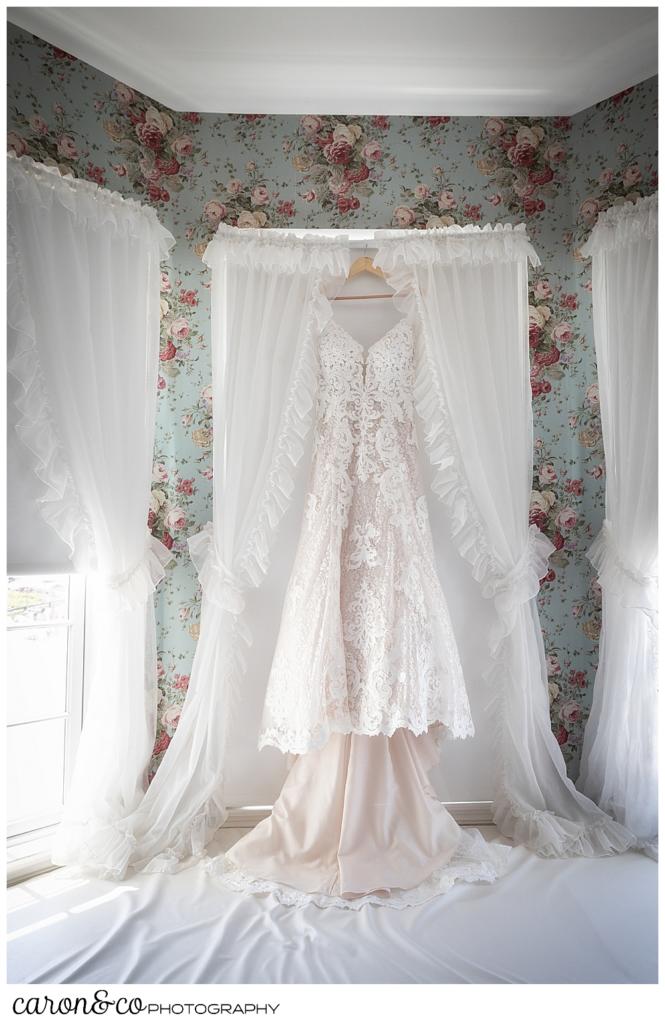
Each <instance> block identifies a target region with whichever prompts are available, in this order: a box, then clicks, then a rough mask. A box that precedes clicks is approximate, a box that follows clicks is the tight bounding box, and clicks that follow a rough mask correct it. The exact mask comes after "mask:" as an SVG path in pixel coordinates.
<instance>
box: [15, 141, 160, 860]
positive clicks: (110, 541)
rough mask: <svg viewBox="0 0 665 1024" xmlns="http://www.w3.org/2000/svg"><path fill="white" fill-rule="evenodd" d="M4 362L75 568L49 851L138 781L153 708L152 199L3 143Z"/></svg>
mask: <svg viewBox="0 0 665 1024" xmlns="http://www.w3.org/2000/svg"><path fill="white" fill-rule="evenodd" d="M7 178H8V242H9V245H8V249H9V268H8V321H9V359H8V368H9V371H10V373H11V374H13V376H14V377H15V378H16V379H17V381H18V382H19V385H20V393H19V395H18V399H17V402H16V404H17V407H18V409H19V412H20V419H19V421H18V424H17V431H18V434H19V436H20V437H21V439H22V441H23V442H24V443H25V445H26V446H27V447H28V448H29V450H30V452H31V453H32V457H33V459H34V469H35V473H36V475H37V476H38V477H39V479H40V480H41V481H42V482H43V484H44V487H45V490H44V494H43V497H42V499H41V506H42V514H43V516H44V519H45V520H46V522H47V523H48V524H49V525H50V526H51V527H52V528H53V529H54V530H55V531H56V532H57V533H58V535H59V536H60V537H61V538H62V540H63V541H64V542H65V544H66V545H67V547H68V549H69V551H70V554H71V560H72V565H73V569H74V570H75V571H78V572H82V573H86V574H88V582H87V595H86V616H87V620H86V628H87V630H88V634H87V639H88V641H89V642H88V643H87V645H86V651H87V653H86V714H85V721H84V725H83V733H82V737H81V740H80V744H79V750H78V753H77V759H76V765H75V769H74V773H73V778H72V781H71V783H70V792H69V796H68V800H67V803H66V807H65V813H64V817H63V822H62V824H61V826H60V828H59V831H58V834H57V837H56V844H55V852H54V858H55V862H56V863H60V864H70V863H84V862H85V861H86V857H87V852H86V851H87V844H88V842H91V841H92V842H94V838H95V836H96V835H97V833H98V831H99V829H104V828H105V827H107V824H108V822H110V821H118V820H119V819H121V818H123V817H124V816H125V815H126V814H127V813H128V812H129V811H130V810H132V809H133V808H135V807H136V806H137V805H138V803H139V802H140V799H141V797H142V795H143V792H144V790H145V787H146V784H147V768H148V764H149V760H150V756H151V753H152V746H153V743H154V734H155V724H156V710H157V673H156V650H155V624H154V609H153V602H152V595H153V593H154V590H155V587H156V586H157V584H158V583H159V581H160V580H161V579H162V578H163V576H164V566H165V564H166V562H167V561H168V560H169V559H170V553H169V551H168V549H167V548H165V547H164V545H162V544H161V543H160V542H159V541H158V540H156V539H155V538H154V537H151V536H150V534H149V533H148V531H147V527H146V521H147V513H148V503H149V498H150V484H151V475H152V453H153V441H154V421H155V405H156V382H157V367H158V354H159V269H160V267H159V265H160V260H162V259H163V258H164V257H165V256H166V255H167V254H168V252H169V250H170V248H171V246H172V245H173V244H174V239H173V238H172V236H171V235H170V234H169V232H168V231H166V229H165V228H163V227H162V225H161V224H160V223H159V221H158V220H157V217H156V216H155V213H154V211H153V210H151V209H149V208H147V207H144V206H142V205H141V204H139V203H137V202H134V201H132V200H126V199H123V198H122V197H121V196H119V195H117V194H115V193H112V192H108V191H107V190H106V189H102V188H99V187H98V186H97V185H95V184H93V183H91V182H86V181H81V180H79V179H74V178H70V177H62V176H61V175H60V173H59V172H58V170H57V169H56V168H52V167H47V166H44V165H42V164H37V163H35V162H34V161H32V160H30V159H29V158H27V157H21V158H17V157H15V156H13V155H11V154H10V156H9V158H8V162H7Z"/></svg>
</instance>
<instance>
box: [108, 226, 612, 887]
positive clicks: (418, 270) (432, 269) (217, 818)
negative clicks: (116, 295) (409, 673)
mask: <svg viewBox="0 0 665 1024" xmlns="http://www.w3.org/2000/svg"><path fill="white" fill-rule="evenodd" d="M372 245H373V246H374V247H375V248H376V247H378V253H377V256H376V261H377V263H379V265H381V266H382V268H383V269H384V271H385V272H386V276H387V279H388V282H389V284H390V285H392V286H393V287H394V288H395V291H396V296H395V302H396V304H397V306H398V307H399V308H400V309H401V310H402V311H404V312H405V313H407V314H408V315H410V316H411V317H412V319H413V322H414V324H416V325H417V339H418V341H417V346H418V351H417V396H416V398H417V408H418V410H419V412H420V415H421V417H422V420H423V423H424V433H425V440H426V444H427V447H428V450H429V453H430V457H431V459H432V462H433V464H434V466H435V469H436V476H435V480H434V490H435V492H436V494H437V496H438V497H439V498H440V499H441V500H442V501H443V502H444V503H445V505H446V506H447V507H448V509H449V511H450V515H451V522H452V531H453V534H454V536H455V539H456V542H457V545H458V548H459V550H460V552H461V553H462V555H463V556H464V557H465V558H466V559H467V560H468V561H469V562H470V564H471V569H472V572H473V575H474V577H475V579H476V580H477V581H478V583H479V585H480V586H481V588H482V592H483V594H484V595H485V596H486V597H487V598H488V599H491V600H492V601H493V604H494V608H495V611H496V624H495V628H494V632H493V635H492V637H491V638H490V644H491V649H492V654H493V659H494V660H493V664H494V669H493V672H492V677H491V682H492V685H493V687H494V694H495V703H496V718H497V736H498V739H497V757H498V785H497V795H496V803H495V814H496V820H497V822H498V823H499V825H500V827H501V828H502V830H503V831H504V832H505V833H506V834H507V835H513V836H514V837H515V838H516V839H517V840H518V841H521V842H525V843H526V844H527V845H529V846H531V847H532V848H533V849H535V850H536V851H538V852H539V853H542V854H546V855H568V854H585V855H595V854H602V853H608V852H614V851H616V850H623V849H626V848H627V847H628V846H629V845H630V843H631V841H632V836H631V834H630V833H629V832H628V830H626V829H624V828H622V826H620V825H617V824H616V823H615V822H613V821H612V820H611V819H610V818H609V817H608V816H607V815H606V814H605V813H603V812H602V811H600V810H599V809H598V808H597V807H595V805H594V804H593V803H592V802H591V801H590V800H589V799H588V798H586V797H584V796H582V794H580V793H578V792H577V791H576V790H575V787H574V786H573V784H572V783H571V782H570V781H569V780H568V779H567V776H566V770H565V764H564V762H563V758H562V755H561V752H560V750H559V747H558V745H557V744H556V741H555V740H554V737H553V735H552V731H551V727H550V722H549V710H548V699H547V680H546V670H545V660H544V652H543V643H542V637H541V633H540V626H539V621H538V614H537V609H536V605H535V595H536V594H537V591H538V587H539V580H540V578H541V577H542V576H543V575H544V574H545V571H546V562H547V557H548V554H549V552H550V551H551V550H552V546H551V544H550V543H549V541H547V539H546V538H544V537H543V536H542V535H541V534H540V533H539V532H538V531H537V530H536V529H534V528H531V527H529V523H528V502H529V494H530V486H531V472H532V450H531V449H532V418H531V404H530V401H531V391H530V386H529V367H528V332H527V327H528V316H527V312H528V304H527V268H528V262H529V261H530V262H531V263H536V262H537V256H536V254H535V252H534V250H533V248H532V246H531V244H530V242H529V239H528V237H527V235H526V231H525V229H524V226H523V225H522V226H518V227H517V228H513V227H510V226H503V225H499V226H496V227H489V226H488V227H486V228H482V229H481V228H478V227H476V226H473V227H471V228H457V227H451V228H443V229H434V230H427V231H422V232H395V231H385V232H375V233H374V239H373V242H372ZM353 258H354V251H353V248H352V244H351V241H350V239H349V238H347V237H345V236H341V237H340V236H337V237H334V238H326V237H321V236H320V235H319V234H309V235H306V236H305V237H303V238H298V237H294V236H293V235H291V234H286V233H283V232H279V231H272V230H253V229H236V228H228V227H225V226H220V228H219V229H218V231H217V234H216V236H215V238H214V239H213V240H212V242H211V243H210V245H209V246H208V249H207V250H206V253H205V256H204V259H205V261H206V262H207V263H208V265H209V266H210V267H211V270H212V356H213V391H214V395H215V401H214V413H213V415H214V435H215V444H214V504H213V508H214V515H213V523H211V524H208V525H207V526H206V527H205V528H204V530H203V531H202V532H201V533H199V534H197V535H196V536H195V537H193V538H191V540H190V551H191V555H192V558H193V560H194V562H195V564H196V566H197V569H198V572H199V580H200V582H201V586H202V590H203V606H202V616H201V631H200V640H199V643H198V647H197V651H196V656H195V660H194V665H193V669H192V674H191V677H190V685H189V689H188V693H187V697H186V700H185V704H184V706H183V710H182V714H181V718H180V723H179V726H178V729H177V731H176V733H175V736H174V738H173V740H172V742H171V744H170V746H169V748H168V750H167V752H166V754H165V756H164V759H163V761H162V764H161V765H160V768H159V770H158V772H157V774H156V776H155V779H154V781H153V783H152V785H151V786H150V789H149V790H148V792H147V794H146V796H145V797H144V799H143V801H142V803H141V805H140V806H139V808H138V809H137V811H136V812H135V813H134V814H132V815H130V816H128V817H127V818H126V819H125V820H124V821H123V822H121V823H119V824H118V825H117V827H116V828H114V829H113V830H110V831H109V832H108V834H107V835H106V837H105V842H104V843H100V844H99V845H98V846H97V847H96V848H95V849H94V850H92V851H90V857H89V863H90V864H91V865H92V866H93V867H94V870H95V871H96V873H101V874H106V875H108V876H110V877H121V876H122V875H123V874H124V873H125V871H126V870H127V869H128V868H129V867H133V868H135V869H143V870H146V871H171V870H176V869H177V867H178V865H179V863H180V862H181V861H182V860H183V859H184V858H187V857H188V856H189V855H192V854H193V855H195V856H199V855H201V854H202V853H203V850H204V848H205V846H206V843H207V842H208V841H209V839H210V838H211V836H212V834H213V833H214V832H215V830H216V829H217V828H218V827H219V825H220V824H221V823H222V822H223V821H224V818H225V816H226V813H227V811H226V806H225V803H226V801H225V797H224V767H225V766H224V758H225V751H226V746H227V740H228V734H229V729H230V728H231V726H232V723H233V716H234V706H235V703H236V702H237V700H238V699H239V698H240V695H241V694H242V679H243V673H244V671H245V666H246V659H245V651H246V647H247V645H248V644H249V643H251V641H252V637H251V635H250V633H249V630H248V627H247V616H246V602H247V596H248V589H249V588H251V587H255V586H258V585H260V584H261V582H262V580H263V578H264V576H265V574H266V572H267V570H268V568H269V564H270V558H271V551H272V549H273V546H274V543H275V539H276V535H277V528H278V525H279V522H280V520H281V518H282V516H283V515H284V513H285V512H286V510H287V509H288V508H289V505H290V503H291V501H292V498H293V493H294V482H295V478H296V467H297V466H298V464H299V463H300V462H301V460H302V457H303V454H304V452H305V449H306V442H307V438H308V434H309V429H310V425H311V421H312V412H313V406H314V402H315V399H316V386H317V375H318V344H317V341H318V336H319V333H320V331H321V330H322V328H323V327H324V326H325V324H326V323H327V321H328V320H329V319H330V317H331V316H332V310H331V306H330V301H329V300H330V297H331V296H334V295H335V294H336V292H337V291H338V290H339V289H340V288H341V285H342V283H343V281H344V279H345V277H346V275H347V273H348V269H349V267H350V265H351V263H352V261H353Z"/></svg>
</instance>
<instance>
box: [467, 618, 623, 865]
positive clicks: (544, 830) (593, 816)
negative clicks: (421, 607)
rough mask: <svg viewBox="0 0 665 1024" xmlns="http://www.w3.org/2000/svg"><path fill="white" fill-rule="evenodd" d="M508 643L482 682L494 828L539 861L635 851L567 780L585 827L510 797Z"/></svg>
mask: <svg viewBox="0 0 665 1024" xmlns="http://www.w3.org/2000/svg"><path fill="white" fill-rule="evenodd" d="M511 642H512V640H511V637H510V636H506V637H504V639H503V640H502V642H501V645H500V647H499V649H498V650H497V652H496V656H495V661H494V664H493V665H492V667H491V668H490V670H489V672H487V674H486V677H485V678H486V680H487V682H488V684H489V686H490V688H491V690H492V698H491V700H490V701H489V703H488V704H487V705H486V707H485V711H486V712H487V713H488V714H489V715H490V717H491V720H492V721H493V722H494V723H495V728H494V732H493V741H492V745H493V750H494V759H495V764H496V767H497V773H496V783H495V792H494V800H493V819H494V822H495V824H496V826H497V828H498V829H499V831H500V832H501V833H502V834H503V835H504V836H509V837H510V838H511V839H513V841H514V842H516V843H518V844H519V845H521V846H526V847H527V848H528V849H529V850H532V851H533V852H534V853H536V854H537V855H538V856H539V857H609V856H611V855H613V854H618V853H625V852H626V851H627V850H632V849H637V848H638V845H639V844H638V841H637V839H636V837H635V836H634V835H633V833H632V832H631V831H630V830H629V829H627V828H626V827H625V826H624V825H622V824H620V823H619V822H617V821H615V820H614V819H613V818H611V817H610V816H609V815H608V814H606V813H605V811H603V810H601V809H600V808H599V807H596V806H595V805H593V803H592V801H591V800H589V799H588V798H587V797H585V796H584V795H583V794H581V793H579V792H577V791H576V789H575V785H574V783H573V782H572V781H571V780H570V779H568V778H567V777H566V778H564V779H562V783H563V785H564V786H566V787H567V788H568V789H569V790H570V792H571V795H574V796H575V797H576V798H577V799H581V800H582V801H584V802H586V803H587V804H588V808H589V809H588V811H587V820H586V821H585V822H584V823H582V822H577V821H573V820H572V819H570V818H564V817H562V816H561V815H558V814H555V813H554V811H549V810H546V809H545V808H542V809H541V808H536V807H532V806H530V805H527V804H524V803H522V802H521V801H519V800H518V799H516V798H515V796H514V795H513V794H511V792H510V782H509V780H510V778H511V776H512V774H513V772H514V771H515V765H514V764H513V763H510V762H509V761H508V760H507V758H506V754H505V748H506V746H507V738H506V736H505V732H506V729H507V727H508V726H507V709H506V696H505V695H506V692H507V689H508V687H509V686H510V672H511V666H510V648H509V645H510V644H511ZM534 685H536V686H537V685H539V680H535V681H534Z"/></svg>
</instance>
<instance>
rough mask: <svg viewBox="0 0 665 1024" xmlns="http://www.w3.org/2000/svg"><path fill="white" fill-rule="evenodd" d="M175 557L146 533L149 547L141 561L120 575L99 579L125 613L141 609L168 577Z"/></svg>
mask: <svg viewBox="0 0 665 1024" xmlns="http://www.w3.org/2000/svg"><path fill="white" fill-rule="evenodd" d="M172 558H173V554H172V553H171V551H170V550H169V548H167V547H166V545H165V544H162V542H161V541H160V540H158V539H157V537H153V536H152V534H151V533H150V532H149V531H146V545H145V550H144V553H143V555H142V557H141V559H140V560H139V561H138V562H137V564H136V565H135V566H133V568H131V569H130V570H128V571H127V572H124V573H119V574H117V575H108V574H106V575H102V574H101V573H100V574H99V576H98V580H99V582H100V583H102V585H104V586H106V587H107V588H108V589H109V591H110V592H111V594H113V595H115V596H116V597H117V599H118V601H119V603H120V605H121V607H122V608H124V609H125V610H130V609H134V608H140V607H141V605H144V604H145V603H146V601H147V600H148V598H149V597H150V596H151V595H152V594H154V592H155V590H156V589H157V586H158V585H159V584H160V583H161V581H162V580H163V579H164V576H165V575H166V566H167V565H168V563H169V562H170V561H171V559H172Z"/></svg>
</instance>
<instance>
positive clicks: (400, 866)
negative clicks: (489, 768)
mask: <svg viewBox="0 0 665 1024" xmlns="http://www.w3.org/2000/svg"><path fill="white" fill-rule="evenodd" d="M444 731H445V730H444V727H442V726H434V727H431V728H430V729H429V730H428V731H427V732H425V733H422V734H420V735H414V733H412V732H411V731H409V730H408V729H398V730H396V731H395V732H394V733H393V735H392V736H362V735H358V734H347V735H344V734H341V733H335V734H334V735H333V736H331V737H330V739H329V740H328V742H327V743H326V744H325V746H324V747H323V748H322V749H321V750H315V751H311V752H309V753H307V754H303V755H299V756H298V757H296V758H295V761H294V763H293V765H292V767H291V770H290V772H289V774H288V777H287V779H286V782H285V783H284V786H283V788H282V791H281V793H280V794H279V797H278V798H277V801H276V803H275V805H274V808H273V810H272V813H271V814H270V816H269V817H268V818H265V819H264V820H263V821H262V822H260V823H259V824H258V825H257V826H256V827H255V828H254V829H252V831H251V832H249V833H248V834H247V835H245V836H243V837H242V838H241V839H240V840H238V842H237V843H235V845H234V846H232V847H231V849H230V850H228V851H227V853H226V854H222V855H221V856H219V857H216V858H214V859H213V860H209V861H208V862H207V863H206V865H205V866H206V870H207V871H209V873H210V874H211V875H212V876H213V877H214V878H216V879H217V880H218V882H219V883H220V884H221V885H222V886H223V887H225V888H228V889H232V890H236V891H241V892H253V893H272V894H273V895H275V896H276V897H277V898H278V899H279V900H280V902H282V903H287V904H290V905H296V906H298V905H304V904H306V903H310V902H312V903H316V904H317V905H318V906H322V907H327V906H340V907H349V908H352V909H358V908H359V907H361V906H363V905H365V904H366V903H375V904H385V905H388V906H393V907H404V906H414V905H417V904H419V903H422V902H424V901H425V900H427V899H430V898H431V897H433V896H435V895H437V894H440V893H445V892H447V891H448V889H450V888H451V886H452V885H454V883H455V882H456V881H467V882H472V881H486V882H492V881H494V880H495V879H496V878H497V877H498V876H499V875H500V874H502V873H503V871H504V870H505V867H506V865H507V860H508V857H509V855H510V852H511V847H509V846H504V845H500V844H498V843H488V842H487V841H486V840H485V839H484V838H483V836H482V835H481V834H480V832H478V831H477V830H476V829H463V828H461V827H460V826H459V825H458V824H457V822H456V821H455V820H454V818H453V817H452V815H451V814H450V813H449V812H448V811H447V810H446V808H445V806H444V805H443V804H442V803H441V802H440V801H439V800H438V798H437V796H436V794H435V792H434V790H433V788H432V785H431V783H430V781H429V778H428V775H427V773H428V771H429V769H430V768H432V766H433V765H434V764H435V763H436V761H437V760H438V756H439V754H438V747H439V743H440V740H441V738H442V735H443V733H444Z"/></svg>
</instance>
